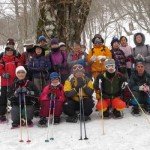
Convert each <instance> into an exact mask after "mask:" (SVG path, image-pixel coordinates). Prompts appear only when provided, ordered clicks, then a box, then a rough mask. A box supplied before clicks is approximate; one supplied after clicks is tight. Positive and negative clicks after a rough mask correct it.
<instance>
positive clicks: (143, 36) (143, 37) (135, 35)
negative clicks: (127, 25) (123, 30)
mask: <svg viewBox="0 0 150 150" xmlns="http://www.w3.org/2000/svg"><path fill="white" fill-rule="evenodd" d="M138 35H141V37H142V42H141V43H137V42H136V37H137V36H138ZM133 40H134V44H135V45H136V46H138V45H144V43H145V35H144V34H143V33H140V32H138V33H136V34H134V37H133Z"/></svg>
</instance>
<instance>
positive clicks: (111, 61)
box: [104, 59, 115, 68]
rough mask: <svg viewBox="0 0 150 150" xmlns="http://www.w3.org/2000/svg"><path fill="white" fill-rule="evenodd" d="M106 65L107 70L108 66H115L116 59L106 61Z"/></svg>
mask: <svg viewBox="0 0 150 150" xmlns="http://www.w3.org/2000/svg"><path fill="white" fill-rule="evenodd" d="M104 65H105V68H106V66H108V65H115V61H114V59H106V60H105V62H104Z"/></svg>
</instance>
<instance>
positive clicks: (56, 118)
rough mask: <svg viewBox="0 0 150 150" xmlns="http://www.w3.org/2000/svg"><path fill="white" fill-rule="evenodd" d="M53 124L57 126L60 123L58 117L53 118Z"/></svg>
mask: <svg viewBox="0 0 150 150" xmlns="http://www.w3.org/2000/svg"><path fill="white" fill-rule="evenodd" d="M54 123H56V124H59V123H60V117H56V116H55V117H54Z"/></svg>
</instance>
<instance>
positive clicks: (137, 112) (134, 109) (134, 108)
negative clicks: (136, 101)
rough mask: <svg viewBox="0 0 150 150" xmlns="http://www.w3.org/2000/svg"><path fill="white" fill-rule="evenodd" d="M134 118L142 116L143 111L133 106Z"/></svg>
mask: <svg viewBox="0 0 150 150" xmlns="http://www.w3.org/2000/svg"><path fill="white" fill-rule="evenodd" d="M131 114H132V115H133V116H141V111H140V109H139V107H138V106H133V107H132V110H131Z"/></svg>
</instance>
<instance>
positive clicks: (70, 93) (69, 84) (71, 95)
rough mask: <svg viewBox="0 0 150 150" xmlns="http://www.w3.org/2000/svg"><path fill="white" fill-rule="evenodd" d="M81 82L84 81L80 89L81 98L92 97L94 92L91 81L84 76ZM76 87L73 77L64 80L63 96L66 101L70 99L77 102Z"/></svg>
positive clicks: (77, 93)
mask: <svg viewBox="0 0 150 150" xmlns="http://www.w3.org/2000/svg"><path fill="white" fill-rule="evenodd" d="M83 80H84V81H85V86H84V87H83V88H82V89H83V90H82V96H83V97H85V98H86V97H89V98H91V97H92V94H93V92H94V89H93V84H92V81H91V80H90V79H89V78H88V77H86V76H84V77H83ZM76 86H77V78H76V77H73V78H71V79H68V80H66V82H65V85H64V91H65V96H66V97H67V99H71V100H74V101H79V92H77V91H76V89H75V87H76Z"/></svg>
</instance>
